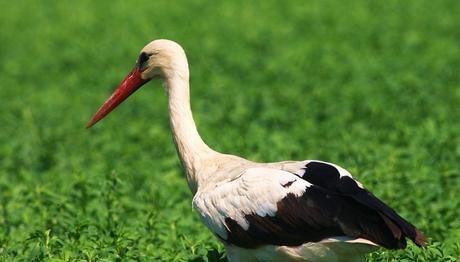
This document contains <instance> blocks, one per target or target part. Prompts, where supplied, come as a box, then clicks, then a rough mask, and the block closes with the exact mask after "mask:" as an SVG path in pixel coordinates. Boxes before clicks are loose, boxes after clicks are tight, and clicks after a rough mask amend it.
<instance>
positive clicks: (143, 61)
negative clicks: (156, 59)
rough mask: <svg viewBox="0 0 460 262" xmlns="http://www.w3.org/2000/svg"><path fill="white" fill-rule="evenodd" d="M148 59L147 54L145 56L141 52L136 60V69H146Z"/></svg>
mask: <svg viewBox="0 0 460 262" xmlns="http://www.w3.org/2000/svg"><path fill="white" fill-rule="evenodd" d="M149 57H150V55H149V54H147V53H146V52H142V53H141V55H140V56H139V58H138V59H137V67H139V69H140V70H141V71H143V70H145V69H146V68H147V61H148V60H149Z"/></svg>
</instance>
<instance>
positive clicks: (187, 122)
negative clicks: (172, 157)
mask: <svg viewBox="0 0 460 262" xmlns="http://www.w3.org/2000/svg"><path fill="white" fill-rule="evenodd" d="M180 60H182V61H185V64H183V65H181V67H182V68H181V69H180V70H177V71H175V72H170V74H167V75H165V84H166V90H167V93H168V98H169V114H170V120H171V129H172V133H173V138H174V142H175V144H176V149H177V152H178V154H179V157H180V159H181V162H182V165H183V167H184V169H185V171H186V173H187V181H188V184H189V187H190V189H191V190H192V192H196V190H197V185H198V183H199V182H200V181H201V180H203V179H204V177H202V176H200V175H199V169H200V166H201V163H202V162H203V161H204V160H205V159H209V158H211V157H213V156H216V155H218V153H217V152H215V151H214V150H212V149H211V148H209V146H208V145H206V144H205V143H204V141H203V139H202V138H201V136H200V134H199V133H198V130H197V128H196V124H195V121H194V120H193V115H192V110H191V107H190V88H189V74H188V65H187V63H186V61H187V60H186V59H180ZM176 65H177V64H176ZM179 72H180V73H179Z"/></svg>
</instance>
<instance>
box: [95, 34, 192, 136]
mask: <svg viewBox="0 0 460 262" xmlns="http://www.w3.org/2000/svg"><path fill="white" fill-rule="evenodd" d="M188 74H189V73H188V63H187V57H186V56H185V52H184V50H183V49H182V47H181V46H180V45H179V44H177V43H176V42H174V41H171V40H165V39H158V40H154V41H152V42H150V43H149V44H148V45H146V46H145V47H144V48H142V50H141V52H140V54H139V57H138V58H137V61H136V65H135V66H134V68H133V70H131V72H130V73H129V74H128V75H127V76H126V77H125V79H124V80H123V81H122V82H121V83H120V85H119V86H118V87H117V88H116V89H115V91H114V92H113V94H112V95H111V96H110V97H109V98H108V99H107V100H106V101H105V103H104V104H103V105H102V106H101V107H100V108H99V110H98V111H97V112H96V114H94V116H93V117H92V118H91V120H90V121H89V122H88V124H87V125H86V127H87V128H90V127H92V126H93V125H94V124H96V123H97V122H98V121H99V120H101V119H102V118H104V117H105V116H106V115H108V114H109V113H110V112H111V111H112V110H113V109H115V108H116V107H117V106H118V105H119V104H121V102H123V101H124V100H125V99H126V98H128V97H129V96H130V95H131V94H132V93H134V92H135V91H136V90H137V89H139V88H140V87H141V86H143V85H144V84H145V83H147V82H148V81H150V80H151V79H153V78H162V79H164V80H166V79H169V78H173V77H181V78H186V79H188Z"/></svg>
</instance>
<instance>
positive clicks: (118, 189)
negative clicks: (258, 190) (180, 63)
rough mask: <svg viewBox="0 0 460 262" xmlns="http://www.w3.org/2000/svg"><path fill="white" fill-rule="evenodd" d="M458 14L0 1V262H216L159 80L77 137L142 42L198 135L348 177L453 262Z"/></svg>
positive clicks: (275, 4)
mask: <svg viewBox="0 0 460 262" xmlns="http://www.w3.org/2000/svg"><path fill="white" fill-rule="evenodd" d="M459 15H460V2H459V1H415V0H414V1H341V0H337V1H290V2H286V1H271V0H270V1H261V2H259V3H256V2H248V1H221V2H218V1H214V2H210V1H209V2H208V1H202V0H192V1H132V2H128V1H90V0H83V1H22V0H17V1H4V0H3V1H0V24H1V26H0V40H1V42H0V62H1V63H0V128H1V129H0V261H219V260H224V259H225V251H224V249H223V246H222V245H221V244H220V243H219V242H218V241H217V239H216V238H215V237H213V235H212V234H211V233H210V232H209V231H208V230H207V229H206V228H205V226H204V225H203V224H202V223H201V222H200V220H199V218H198V215H197V214H196V213H195V212H194V211H193V210H192V207H191V199H192V195H191V193H190V192H189V189H188V187H187V183H186V180H185V176H184V174H183V173H182V170H181V166H180V163H179V160H178V158H177V155H176V152H175V148H174V145H173V142H172V139H171V135H170V128H169V120H168V113H167V100H166V95H165V93H164V90H163V88H162V86H161V83H160V82H154V83H150V84H148V85H147V86H146V87H144V88H143V89H142V90H140V91H139V92H137V93H136V94H135V95H133V96H132V97H131V98H130V99H129V100H128V101H126V102H125V103H124V104H123V105H122V106H121V107H120V108H119V109H117V110H116V111H115V112H114V113H112V114H111V115H110V116H109V117H108V118H107V119H104V121H102V122H100V123H99V124H98V125H96V126H95V127H94V128H92V129H90V130H87V129H85V128H84V127H85V124H86V122H87V121H88V119H89V118H90V116H91V115H92V114H93V113H94V112H95V110H96V109H97V108H98V107H99V106H100V104H101V103H102V102H103V101H104V100H105V99H106V98H107V97H108V96H109V95H110V93H111V92H112V90H113V89H114V88H115V87H116V85H117V84H118V83H119V82H120V81H121V80H122V78H123V77H124V76H125V75H126V73H128V71H129V70H130V69H131V68H132V66H133V64H134V62H135V59H136V58H137V55H138V52H139V50H140V49H141V48H142V47H143V46H144V45H145V44H146V43H148V42H150V41H151V40H153V39H156V38H168V39H173V40H175V41H177V42H179V43H180V44H181V45H182V46H183V47H184V49H185V50H186V52H187V54H188V58H189V63H190V70H191V87H192V108H193V111H194V115H195V120H196V122H197V124H198V126H199V130H200V133H201V135H202V137H203V138H204V139H205V141H206V142H207V143H208V144H209V145H211V147H213V148H215V149H216V150H218V151H221V152H226V153H231V154H236V155H240V156H243V157H246V158H249V159H251V160H255V161H264V162H269V161H280V160H286V159H294V160H303V159H322V160H325V161H330V162H334V163H337V164H339V165H341V166H343V167H345V168H347V169H348V170H349V171H350V172H351V173H353V174H354V176H355V177H356V178H358V179H359V180H360V181H361V182H363V184H364V185H366V186H367V187H368V188H369V189H370V190H371V191H372V192H374V193H375V194H376V195H377V196H378V197H380V198H381V199H383V200H384V201H385V202H387V203H388V204H390V205H391V206H392V207H393V208H395V209H396V210H397V211H398V212H399V213H400V214H401V215H402V216H404V217H406V218H407V219H408V220H410V221H411V222H413V223H414V224H416V225H417V226H418V227H419V228H420V229H421V230H422V231H424V232H425V233H426V235H427V236H428V237H429V239H430V245H429V247H428V248H426V249H419V248H417V247H415V246H414V245H413V244H410V245H409V247H408V248H407V249H406V250H404V251H385V250H381V251H378V252H375V253H373V254H371V255H370V256H368V260H369V261H399V260H405V261H415V260H417V261H456V260H457V259H459V257H460V244H459V239H460V195H459V193H458V192H459V191H460V170H459V164H460V126H459V123H460V74H459V68H460V19H459Z"/></svg>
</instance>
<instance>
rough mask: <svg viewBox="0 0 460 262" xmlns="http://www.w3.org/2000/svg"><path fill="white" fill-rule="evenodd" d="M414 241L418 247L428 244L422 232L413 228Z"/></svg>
mask: <svg viewBox="0 0 460 262" xmlns="http://www.w3.org/2000/svg"><path fill="white" fill-rule="evenodd" d="M412 241H414V243H415V244H416V245H417V246H419V247H426V246H427V245H428V239H427V238H426V236H425V235H424V234H423V233H422V231H420V230H418V229H415V237H414V238H413V239H412Z"/></svg>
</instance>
